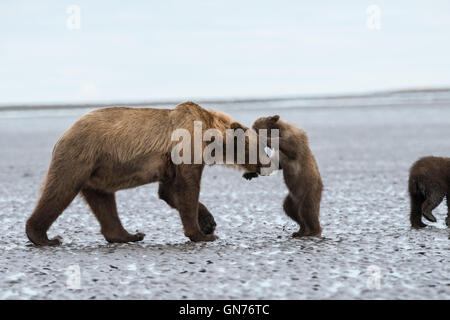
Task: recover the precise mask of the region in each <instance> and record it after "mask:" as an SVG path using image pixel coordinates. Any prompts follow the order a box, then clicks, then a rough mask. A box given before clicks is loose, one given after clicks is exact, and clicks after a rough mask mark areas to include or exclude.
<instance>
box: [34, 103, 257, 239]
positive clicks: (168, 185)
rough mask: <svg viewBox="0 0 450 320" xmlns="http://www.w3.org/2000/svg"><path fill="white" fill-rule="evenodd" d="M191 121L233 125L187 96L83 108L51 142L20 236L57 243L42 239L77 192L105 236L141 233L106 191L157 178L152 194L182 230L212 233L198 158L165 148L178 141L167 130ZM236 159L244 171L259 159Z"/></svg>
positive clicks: (200, 236)
mask: <svg viewBox="0 0 450 320" xmlns="http://www.w3.org/2000/svg"><path fill="white" fill-rule="evenodd" d="M194 121H202V123H203V130H207V129H209V128H215V129H218V130H220V131H221V132H223V133H224V132H225V130H226V129H229V128H231V127H232V125H233V126H241V125H240V124H236V123H234V121H233V120H232V119H231V118H230V117H228V116H227V115H225V114H222V113H219V112H215V111H208V110H205V109H203V108H201V107H200V106H198V105H197V104H195V103H192V102H186V103H183V104H180V105H178V106H177V107H176V108H175V109H150V108H148V109H136V108H122V107H117V108H106V109H100V110H96V111H93V112H90V113H88V114H87V115H85V116H83V117H82V118H81V119H79V120H78V121H77V122H76V123H75V124H74V125H73V126H72V127H71V128H69V129H68V130H67V131H66V132H65V133H64V134H63V135H62V137H61V138H60V139H59V140H58V142H57V143H56V145H55V147H54V150H53V155H52V160H51V163H50V167H49V169H48V173H47V176H46V179H45V181H44V184H43V188H42V194H41V197H40V199H39V201H38V203H37V205H36V208H35V210H34V212H33V214H32V215H31V217H30V218H29V219H28V221H27V224H26V234H27V236H28V238H29V239H30V240H31V241H32V242H33V243H35V244H37V245H57V244H59V243H60V240H59V239H58V238H55V239H51V240H50V239H48V237H47V230H48V229H49V228H50V226H51V225H52V223H53V222H54V221H55V220H56V218H58V216H59V215H60V214H61V213H62V212H63V210H64V209H66V207H67V206H68V205H69V204H70V203H71V202H72V200H73V199H74V198H75V197H76V196H77V194H78V193H81V195H82V196H83V197H84V199H85V200H86V202H87V203H88V205H89V206H90V208H91V210H92V212H93V213H94V214H95V216H96V218H97V219H98V221H99V223H100V226H101V233H102V234H103V235H104V237H105V239H106V240H107V241H109V242H129V241H140V240H142V239H143V238H144V234H142V233H136V234H130V233H128V232H127V231H126V230H125V229H124V227H123V226H122V224H121V222H120V219H119V216H118V213H117V208H116V202H115V196H114V193H115V192H116V191H117V190H121V189H127V188H133V187H137V186H140V185H143V184H147V183H152V182H159V191H158V193H159V197H160V198H161V199H163V200H164V201H166V202H167V203H168V204H169V205H170V206H171V207H173V208H176V209H177V210H178V211H179V213H180V216H181V220H182V223H183V227H184V233H185V235H186V236H187V237H189V238H190V239H191V240H192V241H213V240H215V239H216V238H217V237H216V236H215V235H214V234H213V232H214V229H215V226H216V223H215V221H214V218H213V216H212V215H211V213H210V212H209V211H208V209H207V208H206V207H205V206H204V205H203V204H202V203H201V202H199V192H200V180H201V176H202V171H203V168H204V164H181V165H175V164H173V162H172V160H171V156H170V153H171V150H172V147H173V146H174V145H175V144H177V143H178V142H172V141H171V134H172V132H173V130H175V129H178V128H184V129H187V130H189V132H191V133H192V132H193V128H194V124H193V122H194ZM191 136H193V135H191ZM192 140H193V139H192ZM192 143H193V141H192ZM224 144H225V139H224ZM205 145H206V143H204V145H203V148H204V147H205ZM247 147H248V146H247ZM246 149H247V151H248V148H246ZM224 150H226V147H225V146H224ZM202 151H203V150H202ZM246 159H248V157H246ZM238 166H240V167H242V168H243V169H245V170H247V171H259V167H260V166H259V165H258V164H248V161H246V163H245V164H240V165H238Z"/></svg>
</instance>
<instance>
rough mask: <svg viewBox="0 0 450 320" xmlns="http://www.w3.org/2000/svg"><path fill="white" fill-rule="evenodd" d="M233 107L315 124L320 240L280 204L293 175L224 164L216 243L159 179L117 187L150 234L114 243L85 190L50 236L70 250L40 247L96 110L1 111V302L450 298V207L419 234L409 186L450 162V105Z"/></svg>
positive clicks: (209, 186)
mask: <svg viewBox="0 0 450 320" xmlns="http://www.w3.org/2000/svg"><path fill="white" fill-rule="evenodd" d="M207 107H214V106H207ZM216 108H217V109H222V110H223V108H225V109H226V107H225V106H222V107H221V106H217V107H216ZM225 111H227V110H225ZM228 111H229V113H230V115H231V116H232V117H234V118H235V119H236V120H239V121H241V122H243V123H244V124H246V125H250V124H251V123H252V121H253V120H254V119H255V118H257V117H259V116H263V115H272V114H275V113H279V114H280V115H281V117H282V118H284V119H286V120H288V121H291V122H293V123H295V124H297V125H299V126H301V127H303V128H304V129H305V130H306V131H307V132H308V135H309V137H310V144H311V148H312V150H313V152H314V153H315V155H316V158H317V161H318V164H319V168H320V170H321V173H322V178H323V181H324V185H325V189H324V193H323V200H322V209H321V223H322V227H323V237H322V238H320V239H315V238H309V239H293V238H291V236H290V235H291V234H292V232H294V231H297V228H298V227H297V226H296V225H295V224H294V223H293V222H292V221H290V220H289V219H288V218H287V217H286V216H285V215H284V213H283V211H282V207H281V205H282V201H283V197H284V196H285V195H286V193H287V190H286V187H285V186H284V184H283V180H282V177H281V174H275V175H273V176H269V177H260V178H258V179H254V180H252V181H246V180H244V179H242V178H241V173H240V172H237V171H233V170H231V169H229V168H223V167H219V166H216V167H209V168H207V169H206V170H205V172H204V176H203V181H202V193H201V201H202V202H203V203H204V204H205V205H206V206H207V207H208V208H209V209H210V211H211V212H212V213H213V215H214V217H215V219H216V222H217V229H216V234H217V235H218V236H219V237H220V239H219V240H217V241H216V242H214V243H192V242H189V241H188V239H187V238H186V237H184V235H183V231H182V226H181V221H180V219H179V216H178V214H177V212H176V211H175V210H173V209H170V208H169V207H168V206H167V205H166V204H165V203H164V202H163V201H161V200H159V199H158V197H157V193H156V190H157V188H156V187H157V186H156V185H154V184H153V185H147V186H143V187H140V188H136V189H132V190H126V191H121V192H118V193H117V202H118V207H119V212H120V216H121V219H122V222H123V224H124V226H125V227H126V228H127V229H128V230H129V231H130V232H131V231H133V232H134V231H135V230H137V229H139V231H142V232H144V233H146V237H145V239H144V241H142V242H139V243H133V244H120V245H111V244H108V243H107V242H106V241H105V240H104V239H103V237H102V236H101V234H100V233H99V225H98V223H97V221H96V220H95V218H94V216H93V214H91V213H90V212H89V209H88V207H87V205H86V204H85V203H84V202H83V201H82V200H81V199H79V198H77V199H76V200H75V201H74V202H73V203H72V205H71V206H70V207H69V208H68V209H67V210H66V211H65V212H64V213H63V214H62V215H61V216H60V218H59V219H58V220H57V221H56V223H55V224H54V225H53V226H52V228H51V229H50V231H49V236H50V237H52V236H56V235H60V236H62V237H63V239H64V242H63V245H62V246H60V247H56V248H55V247H52V248H37V247H34V246H33V245H31V244H30V243H29V242H28V241H27V239H26V236H25V233H24V225H25V220H26V219H27V217H28V216H29V214H30V213H31V211H32V210H33V207H34V204H35V202H36V200H37V197H38V191H39V186H40V184H41V182H42V179H43V177H44V175H45V171H46V169H47V167H48V164H49V161H50V155H51V150H52V148H53V145H54V143H55V142H56V140H57V139H58V137H59V136H60V135H61V134H62V132H63V131H64V130H65V129H66V128H68V127H69V126H70V125H71V124H72V123H73V122H74V121H75V120H76V119H77V118H78V117H79V116H80V115H81V114H82V113H84V112H86V110H71V111H70V113H64V112H60V113H51V112H50V111H48V112H49V113H48V114H47V113H46V114H44V115H43V114H38V115H35V114H34V113H33V112H30V111H22V113H20V112H16V113H15V114H14V117H11V116H8V117H6V116H4V117H2V113H1V112H0V150H1V151H0V152H1V156H0V219H1V224H0V274H1V277H0V298H2V299H30V298H31V299H110V298H121V299H132V298H137V299H229V298H231V299H348V298H350V299H449V298H450V264H449V260H450V259H449V257H450V255H449V253H450V252H449V249H450V246H449V243H450V242H449V238H450V233H449V229H448V228H446V226H445V224H444V219H445V216H446V213H447V208H446V206H445V204H444V203H443V204H441V205H440V206H439V207H438V208H437V209H436V210H435V216H436V217H437V219H438V222H437V223H434V224H432V223H428V222H426V223H428V224H429V225H430V226H429V227H427V228H425V229H424V230H419V231H417V230H411V229H410V227H409V220H408V214H409V199H408V194H407V192H406V191H407V177H408V169H409V167H410V165H411V164H412V163H413V162H414V161H415V160H416V159H417V158H419V157H421V156H424V155H430V154H433V155H444V156H450V154H449V150H450V140H449V137H450V105H448V106H447V105H442V104H441V105H436V106H431V105H410V106H404V105H403V106H379V107H354V106H353V107H351V108H320V107H317V108H282V109H277V108H276V106H273V105H271V106H270V107H262V108H260V109H257V108H251V110H248V111H246V108H245V105H242V109H241V110H238V108H230V109H229V110H228ZM78 270H79V272H80V282H78V281H77V279H78V278H77V277H76V274H77V272H78ZM74 275H75V277H74Z"/></svg>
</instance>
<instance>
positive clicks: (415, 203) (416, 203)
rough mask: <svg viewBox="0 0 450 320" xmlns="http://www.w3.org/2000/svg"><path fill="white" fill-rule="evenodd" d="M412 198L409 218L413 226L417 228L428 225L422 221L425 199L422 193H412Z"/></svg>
mask: <svg viewBox="0 0 450 320" xmlns="http://www.w3.org/2000/svg"><path fill="white" fill-rule="evenodd" d="M410 198H411V215H410V217H409V220H410V222H411V227H413V228H416V229H418V228H424V227H426V226H427V225H426V224H425V223H423V222H422V204H423V202H424V200H425V199H424V198H423V196H421V195H420V194H410Z"/></svg>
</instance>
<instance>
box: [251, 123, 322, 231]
mask: <svg viewBox="0 0 450 320" xmlns="http://www.w3.org/2000/svg"><path fill="white" fill-rule="evenodd" d="M253 129H254V130H255V131H256V132H257V133H259V130H260V129H267V137H268V141H267V144H268V146H269V147H270V140H271V137H270V130H271V129H278V130H279V141H278V142H279V162H280V163H279V164H280V168H281V169H282V170H283V177H284V181H285V183H286V186H287V187H288V189H289V194H288V195H287V197H286V198H285V199H284V203H283V209H284V211H285V213H286V214H287V215H288V216H289V217H290V218H292V219H293V220H294V221H295V222H297V223H298V224H299V225H300V230H299V231H298V232H295V233H294V234H293V236H294V237H302V236H317V237H320V236H321V234H322V228H321V227H320V222H319V212H320V200H321V198H322V189H323V184H322V179H321V177H320V172H319V168H318V166H317V163H316V159H315V158H314V155H313V154H312V152H311V149H310V148H309V143H308V137H307V135H306V133H305V132H304V131H303V130H302V129H299V128H297V127H295V126H294V125H292V124H289V123H287V122H285V121H283V120H280V116H278V115H275V116H272V117H263V118H259V119H257V120H256V121H255V122H254V123H253ZM256 176H258V174H257V173H245V174H244V178H246V179H251V178H254V177H256Z"/></svg>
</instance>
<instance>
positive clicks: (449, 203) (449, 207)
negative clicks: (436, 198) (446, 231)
mask: <svg viewBox="0 0 450 320" xmlns="http://www.w3.org/2000/svg"><path fill="white" fill-rule="evenodd" d="M446 198H447V218H445V224H446V225H447V227H450V193H448V194H447V196H446Z"/></svg>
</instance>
